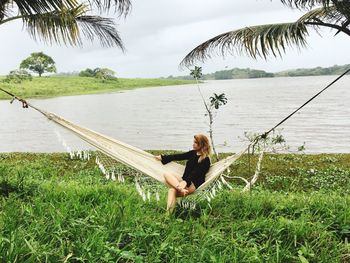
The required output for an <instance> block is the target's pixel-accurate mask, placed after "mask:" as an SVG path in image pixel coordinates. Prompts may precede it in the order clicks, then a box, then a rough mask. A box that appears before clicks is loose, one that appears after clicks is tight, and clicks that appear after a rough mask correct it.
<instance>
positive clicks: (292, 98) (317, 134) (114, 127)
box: [0, 76, 350, 153]
mask: <svg viewBox="0 0 350 263" xmlns="http://www.w3.org/2000/svg"><path fill="white" fill-rule="evenodd" d="M335 78H336V76H318V77H293V78H264V79H242V80H217V81H206V82H205V83H203V84H201V85H200V88H201V91H202V93H203V95H204V97H205V98H209V97H210V96H212V95H213V93H217V94H220V93H225V94H226V97H227V98H228V103H227V104H226V105H224V106H222V107H221V108H220V109H219V111H218V112H217V113H216V116H215V119H214V127H213V129H214V140H215V145H216V147H217V149H218V150H219V151H225V152H228V151H234V152H235V151H238V150H239V149H241V147H242V138H243V137H244V132H245V131H247V132H259V133H262V132H265V131H267V130H269V129H270V128H271V127H273V126H274V125H275V124H277V123H278V122H279V121H280V120H281V119H283V118H284V117H286V116H287V115H288V114H289V113H291V112H292V111H293V110H295V109H296V108H297V107H299V106H300V105H301V104H303V103H304V102H305V101H306V100H307V99H308V98H310V97H311V96H313V94H315V93H316V92H318V91H319V90H321V89H322V88H324V87H325V86H326V85H327V84H328V83H330V82H331V81H332V80H334V79H335ZM349 101H350V76H345V77H343V78H342V79H340V80H339V81H338V82H337V83H336V84H334V85H333V86H332V87H330V88H329V89H328V90H327V91H325V92H324V93H322V94H321V95H320V96H319V97H317V98H316V99H315V100H314V101H312V102H311V103H310V104H308V105H307V106H306V107H304V108H303V109H302V110H301V111H300V112H299V113H297V114H296V115H294V116H293V118H291V119H289V120H287V122H285V123H284V124H283V125H282V127H281V128H283V130H282V134H283V135H284V137H285V139H286V140H287V144H288V145H289V146H290V147H291V150H296V149H297V147H298V146H300V145H302V144H303V143H304V142H305V147H306V152H308V153H321V152H339V153H340V152H350V136H349V135H350V106H349ZM30 102H31V103H32V104H34V105H36V106H38V107H39V108H42V109H44V110H47V111H51V112H54V113H56V114H58V115H60V116H62V117H64V118H66V119H68V120H70V121H72V122H75V123H77V124H79V125H82V126H85V127H88V128H90V129H93V130H95V131H98V132H100V133H103V134H106V135H109V136H111V137H114V138H116V139H118V140H121V141H124V142H126V143H129V144H131V145H134V146H136V147H139V148H142V149H176V150H188V149H190V148H191V145H192V138H193V135H194V134H196V133H206V132H207V131H208V117H207V116H205V113H206V111H205V108H204V105H203V102H202V100H201V97H200V94H199V92H198V89H197V86H196V85H182V86H167V87H155V88H143V89H135V90H130V91H126V92H120V93H108V94H98V95H82V96H68V97H58V98H52V99H40V100H37V99H33V100H30ZM57 129H59V130H58V131H59V132H60V134H61V135H62V138H64V140H66V142H67V144H68V145H69V146H70V147H71V148H73V149H78V148H85V149H86V148H89V146H87V145H86V144H84V143H82V142H81V140H80V139H79V138H77V137H75V136H74V135H73V136H72V135H71V134H70V133H69V132H66V131H62V129H61V128H57V127H56V125H54V124H52V123H51V122H50V121H49V120H47V119H46V118H44V117H43V116H42V115H41V114H40V113H38V112H36V111H34V110H32V109H22V108H21V107H20V105H19V103H18V102H17V103H13V104H9V101H0V152H61V151H64V150H65V148H64V147H63V146H62V143H61V142H60V140H58V136H57Z"/></svg>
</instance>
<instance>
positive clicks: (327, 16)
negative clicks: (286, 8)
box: [297, 6, 350, 36]
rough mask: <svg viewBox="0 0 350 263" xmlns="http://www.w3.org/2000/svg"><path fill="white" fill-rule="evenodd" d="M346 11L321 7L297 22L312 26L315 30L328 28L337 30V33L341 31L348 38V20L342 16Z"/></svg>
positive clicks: (349, 22) (349, 30)
mask: <svg viewBox="0 0 350 263" xmlns="http://www.w3.org/2000/svg"><path fill="white" fill-rule="evenodd" d="M347 11H349V10H346V9H341V10H339V8H338V7H336V6H329V7H321V8H317V9H314V10H311V11H310V12H308V13H306V14H305V15H303V16H302V17H300V18H299V19H298V21H297V22H299V23H304V24H305V25H310V26H313V27H314V28H315V29H316V30H317V29H318V28H319V27H320V26H324V27H330V28H333V29H337V30H338V33H339V32H340V31H342V32H343V33H346V34H348V35H349V36H350V28H349V25H350V19H349V18H348V17H347V16H345V15H344V12H347ZM349 15H350V11H349Z"/></svg>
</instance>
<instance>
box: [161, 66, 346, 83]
mask: <svg viewBox="0 0 350 263" xmlns="http://www.w3.org/2000/svg"><path fill="white" fill-rule="evenodd" d="M349 68H350V64H346V65H342V66H338V65H334V66H332V67H328V68H322V67H315V68H299V69H292V70H286V71H280V72H276V73H271V72H266V71H264V70H258V69H250V68H233V69H227V70H219V71H216V72H214V73H209V74H203V76H202V79H203V80H220V79H251V78H273V77H299V76H322V75H340V74H342V73H344V72H345V71H346V70H347V69H349ZM167 79H192V77H191V76H190V75H188V76H175V77H174V76H172V75H170V76H169V77H167Z"/></svg>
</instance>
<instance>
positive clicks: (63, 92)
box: [0, 77, 194, 99]
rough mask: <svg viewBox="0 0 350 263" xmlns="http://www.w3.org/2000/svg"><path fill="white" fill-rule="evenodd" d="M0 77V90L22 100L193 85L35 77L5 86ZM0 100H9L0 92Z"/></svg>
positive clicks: (164, 81) (128, 80)
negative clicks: (6, 91)
mask: <svg viewBox="0 0 350 263" xmlns="http://www.w3.org/2000/svg"><path fill="white" fill-rule="evenodd" d="M3 79H4V77H0V88H3V89H5V90H9V91H10V92H12V93H14V94H16V95H18V96H20V97H24V98H38V97H39V98H43V97H56V96H67V95H81V94H93V93H104V92H117V91H123V90H129V89H134V88H143V87H156V86H167V85H180V84H190V83H194V82H193V81H189V80H167V79H124V78H120V79H115V80H107V81H105V82H102V81H101V80H98V79H96V78H88V77H41V78H39V77H35V78H33V80H32V81H24V82H22V83H20V84H6V83H4V82H2V80H3ZM0 99H9V97H8V95H7V94H5V93H3V92H0Z"/></svg>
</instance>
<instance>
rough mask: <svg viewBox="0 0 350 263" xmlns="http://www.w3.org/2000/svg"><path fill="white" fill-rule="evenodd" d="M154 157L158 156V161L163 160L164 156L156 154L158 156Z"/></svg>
mask: <svg viewBox="0 0 350 263" xmlns="http://www.w3.org/2000/svg"><path fill="white" fill-rule="evenodd" d="M154 158H156V159H157V160H158V161H161V160H162V156H161V155H156V156H154Z"/></svg>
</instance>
